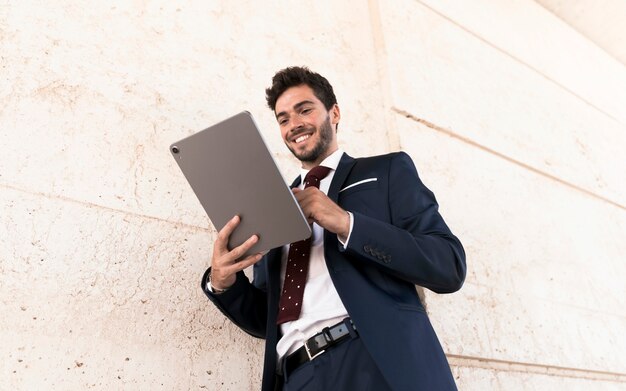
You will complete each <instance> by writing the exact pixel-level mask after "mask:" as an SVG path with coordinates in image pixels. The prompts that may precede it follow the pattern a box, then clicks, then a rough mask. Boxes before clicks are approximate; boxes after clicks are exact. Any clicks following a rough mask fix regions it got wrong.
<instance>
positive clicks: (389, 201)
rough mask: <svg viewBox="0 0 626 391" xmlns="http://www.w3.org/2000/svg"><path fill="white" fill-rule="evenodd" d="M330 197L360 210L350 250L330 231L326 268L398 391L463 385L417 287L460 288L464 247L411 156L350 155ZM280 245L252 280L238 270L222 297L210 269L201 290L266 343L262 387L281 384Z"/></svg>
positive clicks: (356, 213)
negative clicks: (209, 282)
mask: <svg viewBox="0 0 626 391" xmlns="http://www.w3.org/2000/svg"><path fill="white" fill-rule="evenodd" d="M372 178H375V180H373V179H372ZM361 181H363V182H361ZM359 182H361V183H360V184H358V183H359ZM299 183H300V179H299V178H298V179H297V180H296V181H295V182H294V183H293V186H297V185H299ZM352 184H356V185H355V186H350V185H352ZM344 189H345V190H344ZM328 197H330V198H331V199H332V200H333V201H335V202H336V203H337V204H339V205H340V206H341V207H342V208H343V209H345V210H348V211H350V212H352V213H353V215H354V226H353V229H352V233H351V236H350V240H349V242H348V245H347V247H346V248H343V246H342V245H341V244H340V243H339V241H338V239H337V235H335V234H333V233H331V232H328V231H324V255H325V259H326V264H327V266H328V272H329V273H330V276H331V279H332V281H333V284H334V285H335V287H336V289H337V292H338V294H339V296H340V297H341V300H342V302H343V304H344V305H345V307H346V309H347V310H348V314H349V315H350V317H351V318H352V321H353V322H354V324H355V326H356V329H357V331H358V333H359V335H360V337H361V339H362V341H363V344H364V345H365V347H366V348H367V350H368V352H369V353H370V355H371V356H372V358H373V360H374V361H375V362H376V364H377V365H378V367H379V368H380V371H381V372H382V374H383V375H384V376H385V379H386V380H387V382H388V383H389V385H390V386H391V388H392V389H394V390H454V389H456V386H455V384H454V380H453V377H452V374H451V372H450V367H449V365H448V362H447V360H446V357H445V355H444V353H443V350H442V348H441V345H440V344H439V341H438V340H437V336H436V335H435V332H434V331H433V329H432V326H431V324H430V321H429V320H428V316H427V315H426V312H425V311H424V307H423V306H422V303H421V302H420V299H419V297H418V295H417V292H416V289H415V285H420V286H423V287H425V288H428V289H430V290H432V291H434V292H438V293H449V292H454V291H456V290H458V289H460V287H461V285H463V281H464V279H465V273H466V265H465V252H464V250H463V247H462V245H461V243H460V242H459V240H458V239H457V238H456V237H455V236H454V235H453V234H452V233H451V232H450V229H449V228H448V227H447V225H446V224H445V222H444V220H443V218H442V217H441V215H440V214H439V212H438V204H437V201H436V200H435V197H434V195H433V193H432V192H431V191H430V190H428V189H427V188H426V186H424V184H423V183H422V181H421V180H420V179H419V177H418V174H417V171H416V169H415V166H414V164H413V162H412V160H411V158H410V157H409V156H408V155H407V154H406V153H404V152H399V153H392V154H388V155H382V156H374V157H368V158H359V159H354V158H351V157H349V156H348V155H346V154H344V155H343V156H342V158H341V161H340V163H339V166H338V167H337V170H336V172H335V176H334V177H333V180H332V182H331V185H330V189H329V191H328ZM281 251H282V248H276V249H273V250H271V251H270V252H269V253H267V254H266V255H265V257H264V258H263V259H262V260H261V261H260V262H259V263H257V264H256V265H255V266H254V279H253V282H250V281H249V280H248V278H247V277H246V276H245V274H244V273H243V272H239V273H238V274H237V279H236V282H235V284H234V285H233V286H232V287H231V288H230V289H229V290H228V291H226V292H224V293H222V294H219V295H215V294H213V293H211V292H209V291H208V290H207V289H206V278H207V274H208V273H209V271H210V269H209V270H207V272H206V273H205V275H204V276H203V278H202V288H203V290H204V291H205V293H206V294H207V296H208V297H209V299H210V300H211V301H212V302H213V303H214V304H215V305H216V306H217V307H218V308H219V309H220V310H221V311H222V312H223V313H224V314H225V315H226V316H227V317H228V318H230V319H231V320H232V321H233V322H234V323H235V324H237V325H238V326H239V327H240V328H241V329H243V330H244V331H246V332H247V333H249V334H251V335H253V336H255V337H258V338H264V339H265V341H266V342H265V359H264V369H263V383H262V390H263V391H271V390H273V386H274V381H275V371H276V361H277V357H276V343H277V341H278V339H279V338H280V336H279V328H278V326H276V318H277V314H278V301H279V294H280V284H281V282H280V262H281Z"/></svg>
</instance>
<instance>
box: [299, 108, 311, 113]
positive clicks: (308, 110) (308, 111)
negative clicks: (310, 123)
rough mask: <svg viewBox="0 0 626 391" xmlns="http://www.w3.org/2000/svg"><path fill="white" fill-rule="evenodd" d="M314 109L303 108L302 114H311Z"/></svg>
mask: <svg viewBox="0 0 626 391" xmlns="http://www.w3.org/2000/svg"><path fill="white" fill-rule="evenodd" d="M311 110H312V109H303V110H302V111H301V112H300V114H309V113H310V112H311Z"/></svg>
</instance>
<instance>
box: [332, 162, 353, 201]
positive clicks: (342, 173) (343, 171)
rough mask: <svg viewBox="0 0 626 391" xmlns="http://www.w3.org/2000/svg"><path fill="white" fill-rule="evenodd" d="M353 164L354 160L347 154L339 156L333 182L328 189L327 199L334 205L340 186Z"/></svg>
mask: <svg viewBox="0 0 626 391" xmlns="http://www.w3.org/2000/svg"><path fill="white" fill-rule="evenodd" d="M355 163H356V160H355V159H354V158H352V157H350V156H348V154H346V153H344V154H343V156H341V160H340V161H339V165H338V166H337V170H336V171H335V176H334V177H333V181H332V182H331V183H330V188H329V189H328V198H330V199H331V200H333V201H334V202H335V203H336V202H337V200H338V199H339V189H341V186H343V184H344V183H345V181H346V179H347V178H348V175H349V174H350V171H351V170H352V167H354V164H355Z"/></svg>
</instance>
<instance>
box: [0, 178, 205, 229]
mask: <svg viewBox="0 0 626 391" xmlns="http://www.w3.org/2000/svg"><path fill="white" fill-rule="evenodd" d="M0 187H4V188H7V189H11V190H14V191H18V192H21V193H26V194H30V195H35V196H39V197H43V198H50V199H56V200H60V201H64V202H69V203H72V204H78V205H82V206H86V207H88V208H100V209H104V210H108V211H110V212H114V213H121V214H124V215H130V216H135V217H141V218H144V219H147V220H153V221H159V222H162V223H167V224H171V225H174V226H176V227H184V228H187V229H190V230H193V231H212V229H211V228H208V227H201V226H197V225H193V224H187V223H182V222H179V221H171V220H167V219H164V218H161V217H156V216H150V215H146V214H142V213H137V212H133V211H128V210H124V209H117V208H112V207H110V206H105V205H100V204H96V203H93V202H87V201H80V200H76V199H73V198H70V197H65V196H61V195H56V194H51V193H44V192H39V191H33V190H28V189H23V188H20V187H18V186H14V185H10V184H8V183H0Z"/></svg>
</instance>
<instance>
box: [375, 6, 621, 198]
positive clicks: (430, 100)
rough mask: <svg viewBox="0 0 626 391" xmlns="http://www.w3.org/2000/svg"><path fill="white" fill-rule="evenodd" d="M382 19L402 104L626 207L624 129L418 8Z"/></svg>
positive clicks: (396, 101)
mask: <svg viewBox="0 0 626 391" xmlns="http://www.w3.org/2000/svg"><path fill="white" fill-rule="evenodd" d="M383 4H384V5H383ZM407 10H410V11H407ZM381 13H382V15H383V17H382V19H383V30H384V34H385V42H386V45H387V52H388V53H389V64H390V65H389V71H390V74H391V75H392V77H391V90H392V99H393V105H394V106H396V107H398V108H399V109H402V110H406V111H408V112H410V113H411V114H413V115H415V116H417V117H418V118H422V119H425V120H427V121H429V122H432V123H435V124H437V125H439V126H441V127H444V128H448V129H450V130H452V131H453V132H455V133H456V134H459V135H461V136H463V137H466V138H468V139H470V140H472V141H474V142H476V143H478V144H480V145H482V146H484V147H486V148H490V149H493V150H495V151H498V152H499V153H502V154H504V155H506V156H508V157H510V158H512V159H515V160H517V161H521V162H524V163H525V164H527V165H529V166H531V167H533V168H535V169H538V170H541V171H544V172H547V173H549V174H550V175H553V176H555V177H558V178H560V179H561V180H564V181H567V182H568V183H571V184H573V185H575V186H578V187H581V188H583V189H585V190H587V191H590V192H592V193H595V194H598V195H600V196H602V197H606V198H608V199H610V200H612V201H613V202H616V203H618V204H620V205H626V181H624V178H625V177H626V155H625V154H624V153H622V150H623V146H624V145H626V126H625V125H624V124H622V123H620V122H618V121H617V120H615V119H613V118H611V117H609V116H607V115H605V114H603V113H601V112H599V111H598V110H597V109H595V108H593V107H592V106H590V105H589V104H588V103H586V102H585V101H582V100H581V99H580V98H579V97H577V96H575V95H573V94H571V93H570V92H568V91H566V90H564V89H563V88H561V87H560V86H558V85H556V84H554V83H552V82H548V81H547V80H546V77H545V76H544V75H542V74H538V73H537V72H535V71H533V70H532V69H529V68H528V67H527V66H526V65H524V64H521V63H519V62H518V61H516V60H514V59H512V58H511V57H510V56H508V55H505V54H503V53H502V52H500V51H498V50H494V48H493V47H492V46H491V45H488V44H486V43H485V42H484V41H483V40H481V39H478V38H476V37H475V36H473V35H470V34H468V33H467V31H465V30H463V29H462V28H460V27H459V26H457V25H456V24H454V23H452V22H450V20H448V19H446V18H444V17H442V16H441V15H439V14H437V13H435V12H434V11H432V10H431V9H430V8H428V7H426V6H424V5H422V4H420V3H418V2H413V1H408V0H406V1H398V2H385V3H381ZM407 29H408V31H407ZM619 77H623V68H622V73H620V74H618V80H619ZM620 107H621V112H623V111H624V110H625V109H623V107H626V104H624V105H621V106H620Z"/></svg>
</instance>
